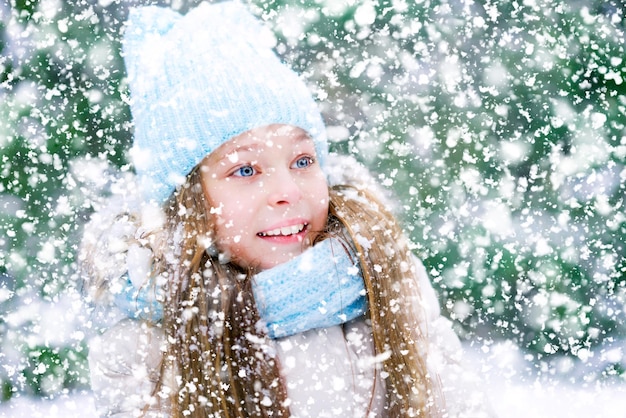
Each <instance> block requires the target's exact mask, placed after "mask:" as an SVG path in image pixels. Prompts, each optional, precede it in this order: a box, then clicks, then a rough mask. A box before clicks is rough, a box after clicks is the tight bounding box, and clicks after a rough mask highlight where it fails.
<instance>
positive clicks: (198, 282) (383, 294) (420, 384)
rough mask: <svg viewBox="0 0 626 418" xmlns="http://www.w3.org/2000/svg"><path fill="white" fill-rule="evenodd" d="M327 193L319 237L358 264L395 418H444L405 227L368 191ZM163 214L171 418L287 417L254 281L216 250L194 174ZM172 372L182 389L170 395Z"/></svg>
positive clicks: (159, 257) (159, 389)
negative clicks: (350, 250) (348, 251)
mask: <svg viewBox="0 0 626 418" xmlns="http://www.w3.org/2000/svg"><path fill="white" fill-rule="evenodd" d="M329 193H330V205H329V217H328V219H329V221H328V226H327V230H326V231H324V233H323V234H321V235H320V239H323V238H324V237H328V236H329V235H336V234H339V235H341V234H345V235H347V238H348V239H347V241H348V242H351V243H352V244H353V245H354V248H355V250H356V253H357V254H358V257H359V259H360V263H361V268H362V273H363V279H364V282H365V288H366V290H367V295H368V300H369V315H370V319H371V324H372V333H373V337H374V346H375V352H376V354H378V355H381V358H385V359H386V360H384V361H383V363H382V371H383V372H384V373H381V375H382V374H384V375H385V376H386V378H385V379H384V385H385V387H386V408H387V410H388V412H389V415H390V416H394V417H402V416H418V415H419V416H433V417H434V416H438V409H437V408H436V407H435V405H434V400H435V399H436V398H437V396H438V393H439V388H438V382H437V380H436V379H435V378H433V377H432V376H430V375H429V373H428V370H427V366H426V351H425V350H426V347H427V341H426V335H425V332H426V330H424V329H422V328H420V324H423V323H424V320H423V318H422V317H421V315H423V314H422V313H421V312H422V310H421V309H420V302H419V301H420V295H419V289H418V286H417V278H416V274H417V273H416V272H415V271H414V267H413V266H414V263H413V262H412V260H411V257H412V255H411V253H410V250H409V248H408V245H407V244H406V242H405V240H404V239H403V237H402V233H401V231H400V228H399V225H398V222H397V221H396V219H395V218H394V217H393V216H392V215H391V214H390V213H389V212H388V211H387V210H386V209H385V208H384V207H383V205H382V204H380V203H379V202H378V201H377V200H376V199H375V198H374V197H373V196H371V195H370V194H369V193H367V192H366V191H364V190H358V189H356V188H353V187H350V186H335V187H332V188H330V191H329ZM165 210H166V219H167V220H168V221H167V227H168V234H169V242H168V245H166V247H165V248H163V249H162V250H161V254H157V257H156V259H157V260H160V262H159V265H158V266H157V269H158V270H160V273H161V274H165V275H167V276H168V280H169V288H168V292H167V294H168V296H167V298H166V302H165V309H164V319H163V328H164V331H165V334H166V338H167V341H168V343H167V350H166V352H165V353H164V357H163V365H162V372H161V381H160V384H159V385H157V388H156V389H155V393H156V392H160V395H161V397H166V398H167V399H168V400H169V402H168V403H169V408H170V410H171V416H174V417H182V416H186V417H208V416H216V417H217V416H219V417H244V416H246V417H248V416H258V417H269V416H272V417H276V416H279V417H286V416H289V415H290V413H289V408H288V402H287V392H286V389H285V386H286V385H285V383H284V382H283V380H282V378H281V375H280V363H279V359H278V358H277V357H276V356H275V354H274V351H273V350H271V348H270V347H271V345H270V342H269V339H268V337H267V336H266V335H265V334H264V333H263V331H262V330H260V329H259V328H258V327H257V323H258V321H259V319H260V318H259V314H258V311H257V309H256V307H255V302H254V298H253V296H252V292H251V288H250V283H251V280H250V279H251V277H252V274H251V272H249V271H246V270H244V269H242V268H241V267H239V266H237V265H236V264H234V263H230V262H227V260H222V259H221V257H220V255H219V254H217V252H216V251H214V249H213V247H212V242H213V236H212V230H213V228H212V225H213V224H212V219H211V218H210V216H209V215H208V214H207V210H206V203H205V199H204V195H203V192H202V187H201V183H200V176H199V173H198V171H197V170H194V171H192V173H190V174H189V176H188V178H187V182H186V183H185V185H184V186H183V187H182V188H181V189H180V190H179V191H178V192H177V193H176V194H175V195H174V196H173V198H172V199H170V201H169V202H168V203H167V204H166V208H165ZM363 243H369V244H367V245H365V246H364V245H363ZM416 305H417V306H416ZM170 373H172V374H173V375H174V376H176V378H175V379H174V380H175V384H174V388H173V390H171V389H170V390H171V392H170V393H166V392H167V390H168V389H169V388H168V387H167V384H166V383H165V379H166V377H165V376H167V375H168V374H170ZM242 373H243V374H242ZM378 380H380V379H378ZM375 384H383V382H380V381H377V382H375ZM372 398H373V394H372Z"/></svg>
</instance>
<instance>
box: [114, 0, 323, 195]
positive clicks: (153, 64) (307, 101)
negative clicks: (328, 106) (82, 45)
mask: <svg viewBox="0 0 626 418" xmlns="http://www.w3.org/2000/svg"><path fill="white" fill-rule="evenodd" d="M122 44H123V56H124V61H125V64H126V69H127V72H128V84H129V89H130V96H131V103H130V108H131V113H132V116H133V121H134V127H135V132H134V144H133V148H132V149H131V156H132V158H133V163H134V165H135V169H136V171H137V174H138V177H139V181H140V185H141V188H142V191H143V193H144V195H145V197H146V198H147V199H149V200H153V201H155V202H157V203H163V202H164V201H165V200H167V198H168V197H169V196H170V195H171V193H172V192H173V191H174V190H175V188H176V187H177V186H179V185H180V184H182V183H183V182H184V179H185V176H186V175H187V174H188V173H189V172H190V171H191V170H192V169H193V167H195V166H196V165H197V164H198V163H200V161H202V159H203V158H204V157H205V156H206V155H208V154H209V153H211V152H212V151H213V150H215V149H216V148H217V147H219V146H220V145H221V144H223V143H224V142H226V141H228V140H229V139H230V138H232V137H234V136H237V135H239V134H241V133H243V132H245V131H248V130H250V129H253V128H256V127H260V126H265V125H269V124H288V125H294V126H297V127H300V128H302V129H304V130H305V131H306V132H307V133H308V134H309V135H311V137H312V138H313V140H314V142H315V147H316V152H317V158H318V160H319V161H320V163H322V164H323V162H324V159H325V157H326V154H327V152H328V145H327V140H326V133H325V127H324V123H323V121H322V118H321V115H320V112H319V109H318V107H317V105H316V103H315V101H314V100H313V98H312V96H311V92H310V91H309V90H308V88H307V86H306V85H305V83H304V82H303V81H302V80H301V79H300V78H299V77H298V75H297V74H296V73H295V72H293V71H292V70H291V69H290V68H288V67H287V66H286V65H284V64H283V63H282V62H281V61H280V59H279V58H278V57H277V56H276V54H275V53H274V52H273V50H272V46H273V36H272V34H271V32H270V31H269V30H268V29H267V28H265V27H264V26H263V25H262V24H261V22H260V21H259V20H258V19H256V18H255V17H254V16H253V15H252V14H250V12H249V11H248V10H247V9H246V7H245V6H244V5H243V4H241V3H239V2H236V1H227V2H222V3H214V4H209V3H203V4H201V5H199V6H198V7H197V8H195V9H193V10H191V11H190V12H189V13H187V14H186V15H184V16H183V15H181V14H179V13H177V12H175V11H173V10H170V9H166V8H161V7H157V6H146V7H139V8H135V9H131V11H130V14H129V17H128V21H127V25H126V31H125V34H124V38H123V41H122Z"/></svg>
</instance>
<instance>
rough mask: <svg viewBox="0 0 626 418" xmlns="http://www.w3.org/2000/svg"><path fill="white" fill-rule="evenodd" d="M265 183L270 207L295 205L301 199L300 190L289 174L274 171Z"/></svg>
mask: <svg viewBox="0 0 626 418" xmlns="http://www.w3.org/2000/svg"><path fill="white" fill-rule="evenodd" d="M268 177H269V178H268V179H267V180H266V182H265V187H267V189H266V190H267V198H268V204H269V205H270V206H281V205H289V204H293V203H296V202H297V201H299V200H300V198H301V197H302V190H301V188H300V185H299V184H298V182H297V180H296V179H295V178H294V177H293V175H292V174H291V173H289V172H286V173H285V172H280V171H276V172H274V173H272V174H271V175H269V176H268Z"/></svg>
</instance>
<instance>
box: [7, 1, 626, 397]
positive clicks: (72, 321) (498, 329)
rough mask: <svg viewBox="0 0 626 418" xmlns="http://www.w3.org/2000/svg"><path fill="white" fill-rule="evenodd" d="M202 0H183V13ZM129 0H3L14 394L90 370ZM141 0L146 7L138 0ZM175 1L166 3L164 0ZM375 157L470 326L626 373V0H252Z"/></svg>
mask: <svg viewBox="0 0 626 418" xmlns="http://www.w3.org/2000/svg"><path fill="white" fill-rule="evenodd" d="M197 3H198V2H197V1H186V0H173V1H172V2H168V3H167V4H169V5H170V6H171V7H173V8H175V9H177V10H180V11H181V12H184V11H185V10H187V9H189V8H190V7H193V6H194V5H195V4H197ZM136 4H140V2H137V1H119V0H76V1H74V0H3V1H2V3H0V159H1V165H0V171H1V182H0V344H1V347H0V365H1V367H0V387H1V389H2V391H1V393H0V399H2V400H8V399H10V398H11V397H14V396H20V395H21V394H35V395H39V396H45V397H54V396H55V395H56V394H59V393H62V392H67V391H68V390H71V389H73V388H86V387H87V386H88V371H87V364H86V353H87V348H86V340H87V338H88V337H89V336H90V335H92V334H93V332H96V331H97V329H96V328H97V327H96V326H95V325H96V324H94V323H93V322H92V317H91V316H90V310H89V309H87V307H86V306H85V305H84V304H83V303H82V302H81V298H80V281H79V278H78V276H77V274H76V268H75V267H76V266H75V251H76V248H77V244H78V242H79V240H80V232H81V228H82V225H83V224H84V222H85V221H86V219H88V216H89V214H90V213H91V211H93V209H94V207H95V206H97V203H98V202H99V201H100V199H101V198H102V197H103V196H106V195H107V193H108V188H109V186H110V183H111V180H112V179H113V178H115V177H116V176H118V173H122V172H128V171H129V170H132V167H130V166H129V164H128V161H129V160H128V154H127V150H128V149H129V145H130V143H131V133H132V125H131V121H130V114H129V109H128V106H127V91H126V85H125V80H124V77H125V70H124V67H123V63H122V60H121V58H120V51H119V47H120V45H119V39H120V31H121V28H122V25H123V21H124V19H125V16H126V14H127V12H128V8H129V7H131V6H132V5H136ZM141 4H146V3H141ZM160 4H166V3H163V2H162V3H160ZM251 6H252V7H253V10H254V11H255V13H256V14H257V15H259V16H262V17H263V19H265V20H267V21H268V24H269V26H270V27H272V28H274V29H275V31H276V36H277V39H278V44H277V52H278V53H279V54H280V55H281V56H282V57H283V58H284V59H285V61H287V62H288V63H290V64H291V65H292V66H293V67H294V68H295V69H296V70H297V71H299V72H300V73H302V74H303V76H304V77H305V78H306V79H307V81H308V83H309V84H310V86H311V88H312V89H313V91H314V92H315V95H316V97H317V99H318V100H319V101H320V103H321V106H322V109H323V112H324V115H325V119H326V122H327V125H328V129H329V135H330V136H331V139H332V148H333V149H334V150H336V151H339V152H350V153H353V154H355V155H356V156H357V158H358V159H359V160H361V161H362V162H363V163H365V164H366V165H367V166H368V167H369V168H371V169H372V170H373V171H374V172H375V173H376V175H377V176H378V177H379V179H380V181H381V183H382V184H383V185H384V186H385V187H387V188H389V189H390V190H392V191H393V192H394V193H395V195H396V196H397V200H398V202H399V210H400V216H401V218H402V219H403V222H404V226H405V228H406V230H407V231H408V233H409V234H410V236H411V238H412V241H413V243H414V247H415V248H414V249H415V252H416V254H418V255H419V256H420V257H421V258H422V259H423V260H424V263H425V264H426V266H427V269H428V270H429V273H430V274H431V277H432V280H433V282H434V284H435V287H436V289H437V290H438V291H439V293H440V296H441V303H442V308H443V310H444V313H445V314H446V315H447V316H448V317H450V318H451V319H452V320H453V321H454V324H455V327H456V329H457V330H458V332H459V333H460V334H461V335H462V338H463V339H465V340H467V341H468V343H469V342H471V343H472V344H474V345H475V346H477V347H479V349H480V350H482V351H483V352H488V351H489V350H490V347H492V346H493V345H494V344H498V343H500V342H502V341H505V340H506V341H511V342H513V343H514V344H515V345H516V346H517V347H519V350H521V351H522V352H523V353H524V355H525V359H526V360H527V361H528V362H529V364H530V365H531V367H530V369H531V371H532V372H535V373H539V374H541V373H543V374H555V375H561V376H562V377H563V378H564V379H567V380H569V381H570V382H574V383H575V382H578V381H582V380H585V381H587V382H589V381H594V380H598V381H599V380H611V379H617V380H620V381H621V380H622V379H623V378H624V377H625V370H626V358H625V357H624V356H623V347H624V345H625V343H624V340H625V339H624V336H625V335H626V332H625V331H626V329H625V328H626V312H625V307H624V301H625V300H626V250H625V248H624V247H625V245H626V244H625V242H626V216H625V214H624V213H625V211H624V206H625V204H626V202H625V201H624V199H625V196H626V193H625V192H626V190H625V189H626V167H625V164H626V62H625V59H626V54H625V51H624V49H625V36H624V32H625V30H626V20H625V13H626V5H624V3H623V2H622V1H621V0H608V1H604V0H589V1H577V0H573V1H569V0H513V1H498V0H492V1H489V0H476V1H470V0H467V1H465V0H450V1H444V0H413V1H410V0H302V1H286V0H285V1H280V0H267V1H263V0H254V1H251Z"/></svg>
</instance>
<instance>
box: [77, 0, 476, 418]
mask: <svg viewBox="0 0 626 418" xmlns="http://www.w3.org/2000/svg"><path fill="white" fill-rule="evenodd" d="M268 39H271V36H268V35H267V34H266V32H265V29H264V28H263V27H261V25H259V23H258V22H257V21H256V20H255V19H254V18H253V17H252V16H251V15H250V14H249V13H248V12H247V11H246V9H245V8H244V7H243V6H242V5H241V4H239V3H234V2H224V3H218V4H202V5H200V6H199V7H198V8H196V9H194V10H192V11H191V12H189V13H188V14H187V15H185V16H181V15H179V14H177V13H175V12H172V11H170V10H167V9H161V8H158V7H144V8H139V9H135V10H133V11H131V14H130V16H129V21H128V24H127V27H126V32H125V37H124V43H123V45H124V59H125V63H126V66H127V70H128V82H129V87H130V93H131V99H132V101H131V111H132V114H133V121H134V126H135V139H134V141H135V142H134V147H133V150H132V151H131V153H132V156H133V162H134V165H135V169H136V172H137V190H136V191H135V190H133V191H132V192H131V194H132V195H134V196H141V199H140V201H139V202H135V203H133V202H132V199H129V198H128V197H125V198H124V199H123V201H122V202H121V203H120V202H119V201H117V200H113V202H112V203H111V207H113V209H110V208H109V209H103V210H101V211H99V212H98V213H96V214H95V215H94V217H93V218H92V221H91V222H90V224H89V225H87V227H86V231H85V238H84V241H83V247H82V252H81V255H80V258H81V260H82V261H83V264H84V266H85V269H86V274H87V277H88V284H89V288H90V289H92V293H91V294H92V296H93V297H94V298H97V299H102V298H104V297H108V298H109V299H110V300H112V301H113V302H114V304H115V305H116V306H117V308H119V309H121V311H122V312H124V314H125V315H127V316H128V317H129V318H125V319H122V320H120V321H119V322H118V323H116V324H115V325H114V326H112V327H111V328H110V329H109V330H108V331H106V332H105V333H104V334H103V335H102V336H100V337H98V338H96V339H95V340H94V341H93V342H92V343H91V345H90V367H91V373H92V387H93V389H94V393H95V395H96V402H97V405H98V408H99V410H100V411H101V413H102V415H106V416H109V415H115V416H137V415H143V416H177V417H178V416H192V417H207V416H211V417H222V416H235V417H237V416H239V417H244V416H297V417H307V416H310V417H326V416H341V417H346V416H352V417H366V416H375V417H380V416H389V417H404V416H429V417H439V416H471V417H479V416H488V411H487V408H486V406H485V401H484V399H483V398H482V395H481V394H479V393H476V392H475V391H473V390H471V389H468V388H470V387H471V385H474V384H475V382H473V380H472V377H471V375H470V374H469V373H467V372H466V371H464V370H463V368H462V367H461V366H460V364H459V358H458V349H459V343H458V339H457V338H456V336H454V334H453V332H452V330H451V328H450V326H449V324H448V323H447V322H446V321H445V320H444V319H443V318H442V317H441V316H440V315H439V313H438V305H437V302H436V297H435V295H434V292H433V290H432V287H431V285H430V283H429V282H428V280H427V277H426V274H425V271H424V268H423V266H422V265H421V264H420V263H419V262H418V261H417V260H416V259H415V258H414V257H413V255H412V254H411V252H410V250H409V248H408V245H407V243H406V241H405V240H404V238H403V236H402V233H401V231H400V229H399V227H398V223H397V221H396V220H395V219H394V217H393V216H392V215H391V214H390V213H389V212H388V211H387V210H386V209H385V207H384V205H383V204H381V203H380V201H379V200H377V199H376V198H375V197H374V196H373V194H372V193H370V192H369V191H368V190H371V189H372V186H371V184H370V183H368V182H367V180H365V179H366V178H367V176H364V175H363V174H362V173H361V172H359V171H358V167H357V166H356V165H355V164H352V163H351V164H350V165H341V164H340V163H338V162H337V161H336V159H335V158H331V157H329V156H328V155H327V142H326V138H325V134H324V125H323V123H322V120H321V116H320V114H319V111H318V110H317V108H316V104H315V102H314V101H313V99H312V98H311V96H310V93H309V92H308V90H307V88H306V86H305V85H304V84H303V82H302V81H301V80H300V79H299V78H298V77H297V75H295V74H294V73H293V72H292V71H291V70H290V69H288V68H287V67H285V66H284V65H283V64H282V63H281V62H280V61H279V60H278V58H277V57H276V55H274V53H273V52H272V51H271V43H268V42H267V40H268ZM352 171H354V172H352ZM329 181H330V183H331V184H332V186H330V187H329ZM118 260H121V261H122V262H121V263H119V262H117V261H118Z"/></svg>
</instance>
